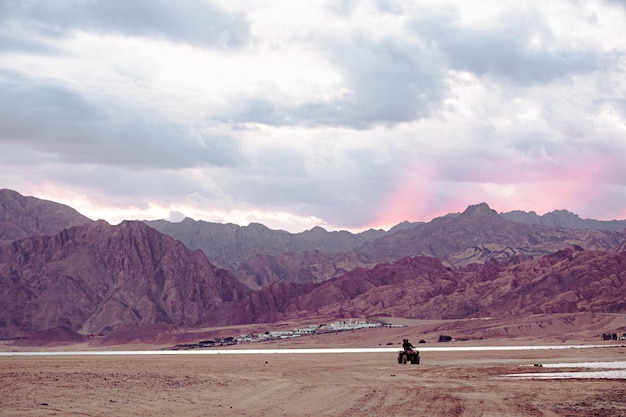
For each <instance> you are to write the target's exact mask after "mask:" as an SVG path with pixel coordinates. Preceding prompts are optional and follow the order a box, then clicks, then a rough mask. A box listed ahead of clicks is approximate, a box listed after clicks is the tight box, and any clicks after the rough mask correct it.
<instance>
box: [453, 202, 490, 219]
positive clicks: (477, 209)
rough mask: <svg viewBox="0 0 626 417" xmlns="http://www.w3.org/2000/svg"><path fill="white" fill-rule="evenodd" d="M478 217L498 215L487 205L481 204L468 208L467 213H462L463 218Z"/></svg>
mask: <svg viewBox="0 0 626 417" xmlns="http://www.w3.org/2000/svg"><path fill="white" fill-rule="evenodd" d="M476 215H498V213H497V212H496V211H495V210H493V209H492V208H491V207H489V205H488V204H487V203H479V204H473V205H469V206H467V208H466V209H465V211H464V212H463V213H461V216H476Z"/></svg>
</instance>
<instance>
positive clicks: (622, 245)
mask: <svg viewBox="0 0 626 417" xmlns="http://www.w3.org/2000/svg"><path fill="white" fill-rule="evenodd" d="M572 245H579V246H582V247H583V248H585V249H593V250H624V249H626V231H622V232H611V231H602V230H572V229H563V228H557V227H551V226H540V225H527V224H522V223H516V222H510V221H507V220H505V219H504V218H503V217H502V216H500V215H498V213H497V212H495V211H494V210H492V209H490V208H489V206H488V205H487V204H485V203H482V204H478V205H474V206H469V207H468V208H467V209H466V210H465V212H463V213H462V214H461V215H459V216H457V217H440V218H437V219H434V220H432V221H431V222H429V223H426V224H423V225H418V226H416V227H415V228H413V229H410V230H402V231H400V232H398V233H396V234H394V235H392V236H385V237H382V238H380V239H376V240H375V241H372V242H367V243H365V244H364V245H363V246H362V247H360V248H358V249H357V250H356V252H357V254H358V255H360V256H361V257H365V258H366V259H375V260H376V261H378V262H383V261H393V260H395V259H399V258H401V257H404V256H416V255H427V256H434V257H436V258H439V259H441V260H442V261H443V262H444V263H447V264H450V265H454V266H463V265H467V264H469V263H483V262H485V261H487V260H489V259H500V260H502V259H508V258H509V257H511V256H513V255H521V254H523V255H531V256H541V255H545V254H548V253H551V252H555V251H558V250H560V249H563V248H565V247H568V246H572Z"/></svg>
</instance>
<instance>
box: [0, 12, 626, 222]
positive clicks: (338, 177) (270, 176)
mask: <svg viewBox="0 0 626 417" xmlns="http://www.w3.org/2000/svg"><path fill="white" fill-rule="evenodd" d="M479 3H480V5H479V6H480V7H478V6H477V4H476V3H475V2H473V3H470V2H459V1H452V0H450V1H442V2H437V3H433V2H426V1H424V2H412V3H406V2H379V1H359V2H349V1H343V2H338V1H324V2H291V3H290V2H281V1H269V0H263V1H261V0H259V1H253V2H248V1H229V2H226V1H223V2H211V1H204V2H191V1H190V2H185V3H182V5H181V3H180V2H168V1H165V0H159V1H157V2H147V1H145V0H134V1H132V2H125V3H119V4H118V3H115V4H113V3H110V2H106V1H94V2H81V1H77V0H76V1H66V2H48V3H46V4H45V5H44V6H42V5H41V3H38V2H34V1H25V2H20V3H7V2H5V3H2V8H1V9H0V13H2V16H3V19H2V20H1V21H0V33H2V35H0V144H1V146H2V150H3V152H2V153H1V154H0V185H1V186H2V187H6V188H13V189H15V190H17V191H19V192H21V193H23V194H30V195H38V196H42V197H46V198H51V199H54V200H58V201H59V200H60V201H62V202H65V203H67V204H70V205H72V204H74V203H75V204H77V205H79V207H77V208H78V209H81V207H82V208H84V210H86V213H85V214H88V215H90V216H92V217H93V216H94V215H96V216H97V217H105V218H107V219H109V220H111V221H113V222H116V221H118V220H119V219H120V218H121V217H139V218H141V217H142V216H141V214H142V213H143V214H144V216H146V217H155V216H161V217H164V218H167V217H169V216H170V215H171V214H170V213H183V214H185V215H188V216H191V217H196V218H199V219H200V218H204V219H205V220H211V221H219V220H220V219H222V220H223V221H225V222H226V221H231V222H237V223H242V222H244V223H245V222H249V221H259V222H263V223H265V224H267V225H268V226H274V227H276V228H281V227H280V225H281V224H283V225H284V227H282V228H285V229H288V230H298V228H300V227H302V228H304V227H309V226H312V225H314V224H321V225H324V226H325V227H328V228H337V227H345V228H352V229H358V228H360V227H366V226H376V225H377V224H384V225H386V226H389V225H391V224H393V223H394V222H400V221H402V220H429V219H430V218H432V217H434V216H436V215H441V214H445V212H446V211H461V210H463V209H464V207H465V206H466V205H467V204H470V203H476V202H480V201H487V202H488V203H491V204H492V205H494V207H495V206H496V205H499V207H495V208H497V209H498V210H506V209H509V208H510V209H515V208H519V209H526V210H535V211H538V212H541V211H542V210H544V211H547V210H550V209H560V208H567V209H569V210H572V211H575V212H578V213H579V214H581V215H582V216H586V217H601V218H618V217H619V218H623V217H626V212H624V208H623V201H625V199H626V182H625V181H626V180H624V178H626V172H625V171H624V169H625V168H624V164H623V162H622V161H623V160H625V158H626V143H625V142H624V137H625V133H626V132H625V130H626V104H625V103H626V102H625V101H624V97H625V96H626V81H624V80H626V77H625V76H624V75H625V72H626V57H625V56H624V52H625V50H624V47H623V45H625V44H626V34H625V33H624V31H623V27H625V23H626V9H625V8H624V5H623V3H622V2H619V1H610V0H604V1H603V0H598V1H591V2H568V1H554V2H548V3H541V4H540V3H536V2H522V3H520V2H502V1H487V0H484V1H481V2H479ZM559 190H560V191H561V192H559ZM77 196H78V197H77ZM515 204H520V205H519V206H515Z"/></svg>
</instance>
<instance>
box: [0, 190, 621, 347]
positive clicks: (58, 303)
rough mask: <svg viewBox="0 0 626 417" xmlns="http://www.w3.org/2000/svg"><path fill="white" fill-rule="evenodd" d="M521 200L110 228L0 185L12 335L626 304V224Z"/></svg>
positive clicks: (6, 321) (2, 296)
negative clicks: (374, 224) (512, 205)
mask: <svg viewBox="0 0 626 417" xmlns="http://www.w3.org/2000/svg"><path fill="white" fill-rule="evenodd" d="M520 213H522V212H511V213H505V214H498V213H497V212H495V211H494V210H492V209H490V208H489V206H488V205H487V204H485V203H481V204H477V205H471V206H469V207H468V208H467V209H466V210H465V211H464V212H463V213H460V214H459V213H457V214H453V215H448V216H443V217H440V218H436V219H433V220H432V221H430V222H427V223H408V222H405V223H401V224H399V225H398V226H396V227H394V228H392V229H391V230H389V231H383V230H369V231H366V232H363V233H358V234H352V233H349V232H345V231H343V232H327V231H326V230H324V229H322V228H314V229H312V230H309V231H306V232H303V233H298V234H292V233H288V232H285V231H275V230H271V229H268V228H267V227H265V226H263V225H260V224H252V225H249V226H245V227H241V226H236V225H232V224H226V225H222V224H217V223H208V222H202V221H194V220H191V219H185V220H184V221H183V222H181V223H170V222H166V221H162V220H161V221H151V222H147V221H146V222H141V221H124V222H122V223H120V224H119V225H110V224H108V223H106V222H104V221H101V220H100V221H92V220H90V219H88V218H86V217H85V216H82V215H80V213H78V212H76V211H75V210H74V209H72V208H70V207H68V206H64V205H61V204H58V203H54V202H50V201H44V200H39V199H36V198H33V197H23V196H21V195H20V194H19V193H16V192H15V191H10V190H0V287H1V288H2V291H1V292H0V338H4V339H15V338H33V339H35V338H41V335H42V334H46V335H49V334H58V333H59V332H62V333H65V334H69V335H72V337H74V339H80V338H85V337H88V336H89V335H100V336H102V335H109V334H112V333H115V332H120V331H123V330H128V329H140V328H142V327H148V326H155V325H156V326H158V325H166V326H170V327H171V328H199V327H207V326H230V325H236V324H247V323H271V322H275V321H278V320H298V319H299V318H302V317H307V318H308V319H309V320H310V319H312V318H316V317H318V318H320V319H322V318H327V319H333V318H346V317H403V318H419V319H463V318H478V317H486V316H498V317H519V316H520V315H531V314H538V313H543V314H554V313H576V312H598V313H600V312H602V313H624V312H626V301H625V300H626V252H625V250H626V230H625V229H624V228H622V229H619V228H616V227H617V226H616V225H618V224H622V223H620V222H598V221H592V220H581V219H579V218H578V216H576V215H574V214H571V213H569V212H564V211H562V212H558V213H555V214H554V215H553V216H548V217H545V216H547V215H544V216H536V215H534V216H533V215H532V214H528V215H524V214H520ZM553 213H554V212H553ZM538 217H539V218H540V219H542V218H544V217H545V219H546V220H545V221H540V222H537V221H536V219H537V218H538ZM554 219H558V221H557V220H554ZM573 219H578V220H573ZM555 222H557V223H558V222H560V223H558V224H556V223H555ZM568 222H569V223H571V224H574V223H575V225H577V227H574V226H572V227H566V226H563V225H562V224H564V223H568ZM581 222H586V223H584V224H587V225H589V226H590V227H588V228H583V227H582V225H583V223H581ZM609 225H610V227H609ZM592 226H593V227H592ZM55 332H56V333H55ZM74 339H73V340H74Z"/></svg>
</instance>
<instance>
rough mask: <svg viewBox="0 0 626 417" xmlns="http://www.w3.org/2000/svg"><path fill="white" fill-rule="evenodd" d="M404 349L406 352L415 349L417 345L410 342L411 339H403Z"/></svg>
mask: <svg viewBox="0 0 626 417" xmlns="http://www.w3.org/2000/svg"><path fill="white" fill-rule="evenodd" d="M402 349H404V351H405V352H406V351H408V350H412V349H415V346H413V345H412V344H411V342H409V339H402Z"/></svg>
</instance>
